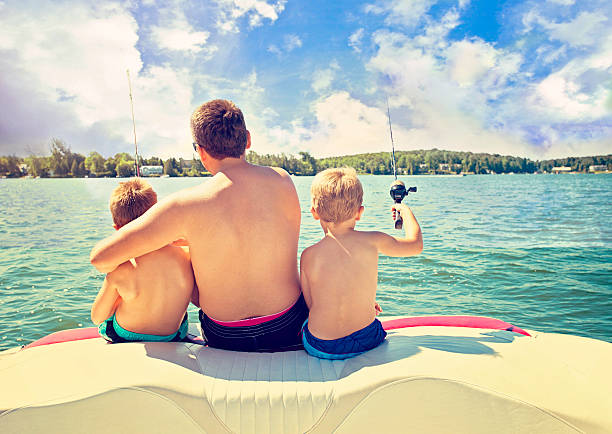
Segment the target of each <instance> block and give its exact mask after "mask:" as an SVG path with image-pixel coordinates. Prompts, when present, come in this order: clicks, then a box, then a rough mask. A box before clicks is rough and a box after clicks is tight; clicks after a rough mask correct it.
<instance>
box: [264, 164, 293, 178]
mask: <svg viewBox="0 0 612 434" xmlns="http://www.w3.org/2000/svg"><path fill="white" fill-rule="evenodd" d="M268 169H272V170H273V171H274V172H276V173H278V174H279V175H280V176H281V177H282V178H287V179H291V175H289V172H287V171H286V170H285V169H283V168H281V167H273V166H270V167H268Z"/></svg>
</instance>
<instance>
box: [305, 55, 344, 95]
mask: <svg viewBox="0 0 612 434" xmlns="http://www.w3.org/2000/svg"><path fill="white" fill-rule="evenodd" d="M339 69H340V65H339V64H338V62H337V61H335V60H334V61H333V62H331V63H330V65H329V68H324V69H317V70H315V72H314V73H313V75H312V83H311V87H312V89H313V90H314V91H315V92H317V93H320V92H324V91H327V90H329V89H330V88H331V85H332V83H333V81H334V79H335V78H336V73H337V72H338V70H339Z"/></svg>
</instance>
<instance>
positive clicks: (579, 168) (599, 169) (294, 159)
mask: <svg viewBox="0 0 612 434" xmlns="http://www.w3.org/2000/svg"><path fill="white" fill-rule="evenodd" d="M50 153H51V155H49V156H35V155H31V156H29V157H25V158H20V157H16V156H3V157H0V177H7V178H20V177H27V176H29V177H33V178H36V177H41V178H85V177H88V178H105V177H106V178H115V177H120V178H127V177H131V176H134V175H135V174H136V161H135V158H134V156H133V155H131V154H129V153H127V152H122V153H118V154H115V155H114V156H112V157H108V158H104V157H103V156H102V155H101V154H100V153H98V152H95V151H93V152H90V153H89V155H88V156H87V157H86V156H84V155H82V154H79V153H75V152H72V151H71V150H70V147H69V146H68V145H66V144H65V143H64V142H62V141H61V140H59V139H53V140H52V141H51V144H50ZM246 159H247V161H248V162H250V163H253V164H257V165H260V166H274V167H280V168H282V169H284V170H286V171H287V172H288V173H289V174H291V175H295V176H300V175H315V174H316V173H318V172H320V171H321V170H324V169H327V168H330V167H345V166H348V167H353V168H355V170H356V171H357V173H358V174H360V175H367V174H369V175H393V174H397V175H447V176H449V175H450V176H460V175H474V174H478V175H481V174H519V173H564V174H566V173H609V172H612V154H608V155H595V156H590V157H567V158H560V159H552V160H543V161H539V160H538V161H533V160H530V159H528V158H522V157H513V156H509V155H499V154H486V153H473V152H460V151H445V150H439V149H428V150H414V151H396V152H395V161H393V160H392V158H391V153H390V152H375V153H365V154H355V155H345V156H339V157H325V158H315V157H313V156H312V155H310V154H309V153H308V152H304V151H302V152H299V153H298V155H287V154H282V153H281V154H258V153H256V152H253V151H249V152H248V153H247V154H246ZM138 166H139V172H140V174H141V175H143V174H144V175H156V176H162V175H163V176H168V177H185V176H186V177H201V176H210V173H208V171H207V170H206V168H205V167H204V166H203V165H202V162H201V161H200V160H199V158H198V157H197V156H196V155H193V157H192V158H191V159H189V160H187V159H183V158H178V159H176V158H168V159H166V160H162V159H161V158H159V157H150V158H143V157H142V156H139V157H138Z"/></svg>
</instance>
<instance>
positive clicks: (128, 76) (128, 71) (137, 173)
mask: <svg viewBox="0 0 612 434" xmlns="http://www.w3.org/2000/svg"><path fill="white" fill-rule="evenodd" d="M126 72H127V80H128V87H129V88H130V106H131V107H132V126H133V127H134V148H135V149H136V176H140V167H139V166H138V141H137V140H136V121H135V120H134V98H132V81H131V80H130V70H129V69H128V70H126Z"/></svg>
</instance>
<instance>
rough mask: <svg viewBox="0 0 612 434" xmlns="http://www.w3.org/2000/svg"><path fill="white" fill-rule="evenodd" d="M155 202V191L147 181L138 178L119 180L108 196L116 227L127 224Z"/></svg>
mask: <svg viewBox="0 0 612 434" xmlns="http://www.w3.org/2000/svg"><path fill="white" fill-rule="evenodd" d="M156 203H157V193H155V191H154V190H153V188H152V187H151V185H149V183H148V182H146V181H143V180H142V179H140V178H132V179H130V180H129V181H124V182H120V183H119V186H118V187H117V188H115V190H113V193H112V194H111V198H110V204H109V205H110V211H111V215H112V216H113V222H114V223H115V225H116V226H117V227H121V226H123V225H126V224H128V223H129V222H131V221H132V220H134V219H136V218H138V217H140V216H141V215H143V214H144V213H145V212H146V211H147V210H148V209H149V208H151V207H152V206H153V205H155V204H156Z"/></svg>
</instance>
